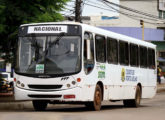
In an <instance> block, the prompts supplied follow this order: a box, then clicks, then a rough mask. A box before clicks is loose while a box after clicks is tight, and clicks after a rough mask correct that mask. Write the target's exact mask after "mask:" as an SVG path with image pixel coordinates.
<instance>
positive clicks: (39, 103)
mask: <svg viewBox="0 0 165 120" xmlns="http://www.w3.org/2000/svg"><path fill="white" fill-rule="evenodd" d="M47 104H48V102H47V101H44V100H33V107H34V109H35V110H36V111H44V110H45V109H46V107H47Z"/></svg>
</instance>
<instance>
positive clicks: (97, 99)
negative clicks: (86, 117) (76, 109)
mask: <svg viewBox="0 0 165 120" xmlns="http://www.w3.org/2000/svg"><path fill="white" fill-rule="evenodd" d="M103 89H104V87H103V84H102V82H98V83H97V84H96V87H95V91H94V96H93V97H94V98H93V101H91V102H87V103H85V106H86V107H87V108H89V109H91V110H95V111H99V110H100V109H101V102H102V101H103Z"/></svg>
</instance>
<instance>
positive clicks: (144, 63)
mask: <svg viewBox="0 0 165 120" xmlns="http://www.w3.org/2000/svg"><path fill="white" fill-rule="evenodd" d="M140 67H143V68H146V67H147V48H146V47H142V46H140Z"/></svg>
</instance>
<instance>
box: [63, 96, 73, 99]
mask: <svg viewBox="0 0 165 120" xmlns="http://www.w3.org/2000/svg"><path fill="white" fill-rule="evenodd" d="M74 98H76V96H75V95H64V99H74Z"/></svg>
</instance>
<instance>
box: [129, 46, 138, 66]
mask: <svg viewBox="0 0 165 120" xmlns="http://www.w3.org/2000/svg"><path fill="white" fill-rule="evenodd" d="M138 56H139V55H138V45H134V44H130V65H131V66H138Z"/></svg>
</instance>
